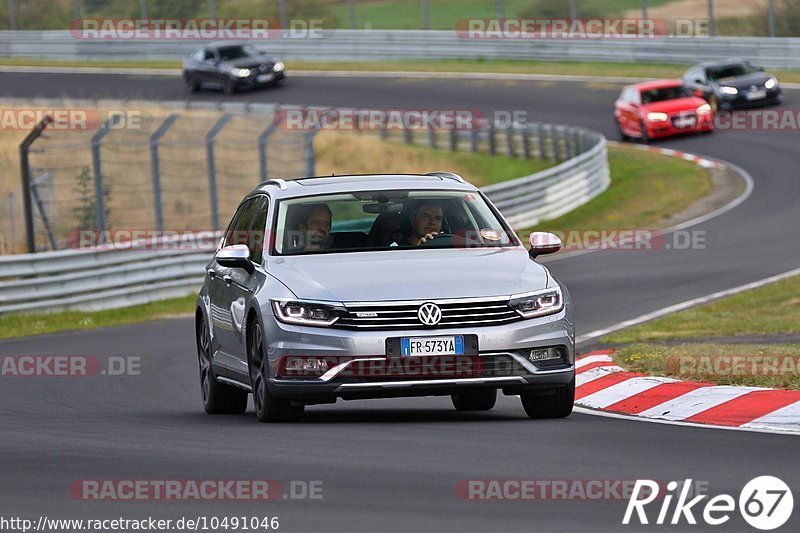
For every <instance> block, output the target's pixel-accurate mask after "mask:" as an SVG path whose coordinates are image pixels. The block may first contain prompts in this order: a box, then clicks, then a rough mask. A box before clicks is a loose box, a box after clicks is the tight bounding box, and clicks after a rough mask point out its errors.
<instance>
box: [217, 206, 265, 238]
mask: <svg viewBox="0 0 800 533" xmlns="http://www.w3.org/2000/svg"><path fill="white" fill-rule="evenodd" d="M257 200H258V199H257V198H249V199H247V200H246V201H245V202H244V203H242V205H240V206H239V209H237V210H236V214H235V215H233V219H231V223H230V225H229V226H228V229H227V230H226V231H225V242H224V244H223V246H231V245H233V244H247V231H248V230H249V229H250V222H251V221H252V220H253V214H254V213H255V205H256V201H257Z"/></svg>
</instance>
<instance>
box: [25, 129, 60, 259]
mask: <svg viewBox="0 0 800 533" xmlns="http://www.w3.org/2000/svg"><path fill="white" fill-rule="evenodd" d="M51 122H53V117H52V116H51V115H45V117H44V118H43V119H42V120H40V121H39V123H38V124H37V125H36V127H35V128H33V129H32V130H31V132H30V133H29V134H28V135H27V136H26V137H25V139H23V140H22V142H21V143H20V145H19V167H20V170H21V174H22V202H23V206H24V208H25V240H26V243H27V248H28V253H34V252H36V236H35V235H34V229H33V197H32V196H31V166H30V161H29V159H28V150H29V149H30V147H31V145H32V144H33V143H34V142H35V141H36V139H38V138H39V137H40V136H41V135H42V133H43V132H44V129H45V128H46V127H47V125H48V124H50V123H51Z"/></svg>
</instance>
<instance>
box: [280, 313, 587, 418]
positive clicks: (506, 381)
mask: <svg viewBox="0 0 800 533" xmlns="http://www.w3.org/2000/svg"><path fill="white" fill-rule="evenodd" d="M265 318H266V317H265ZM265 322H266V323H267V324H266V329H267V332H266V333H267V334H266V337H267V339H270V342H269V344H268V358H269V361H270V366H271V368H272V373H271V375H272V377H271V378H270V380H269V388H270V392H271V393H272V394H273V395H275V396H277V397H279V398H286V399H292V400H296V401H299V402H303V403H325V402H330V401H335V399H336V398H343V399H366V398H391V397H405V396H446V395H451V394H458V393H460V392H463V391H465V390H475V389H500V390H502V391H503V392H504V393H506V394H520V393H522V392H526V391H532V390H535V389H546V388H553V387H555V386H559V385H566V384H568V383H569V382H570V381H572V379H573V378H574V376H575V334H574V326H573V324H572V321H571V319H568V318H567V317H566V314H565V311H562V312H561V313H558V314H555V315H552V316H551V317H542V318H539V319H532V320H520V321H518V322H514V323H511V324H506V325H502V326H489V327H479V328H473V329H471V330H469V331H467V330H463V329H459V328H442V329H433V330H431V329H415V330H392V331H382V332H377V331H358V330H347V329H335V328H310V327H301V326H290V325H287V324H283V323H279V322H277V321H276V320H274V318H273V317H268V318H267V319H266V320H265ZM442 335H477V339H478V350H477V354H473V355H468V356H445V358H444V359H445V360H446V362H445V363H444V364H448V365H450V366H449V367H447V368H445V367H444V366H441V365H440V366H437V363H436V362H431V361H430V359H435V358H414V357H399V356H394V355H388V354H387V353H386V350H387V348H386V339H387V338H389V337H419V336H422V337H424V336H442ZM553 346H558V347H562V348H563V351H564V356H563V358H562V359H556V360H549V361H537V362H533V361H531V360H529V359H528V358H527V354H529V353H530V350H531V349H534V348H544V347H553ZM291 356H305V357H330V358H335V359H334V360H335V361H336V364H335V365H332V366H331V368H329V369H328V370H327V371H326V372H325V373H324V374H322V375H321V376H319V377H310V378H309V377H286V376H284V375H280V376H279V377H275V376H276V375H277V374H279V373H280V371H279V370H278V369H280V368H281V364H282V362H283V361H285V360H286V358H287V357H291ZM440 361H441V360H440ZM426 367H427V371H426ZM375 368H378V369H380V371H379V372H371V370H372V369H375ZM365 370H366V371H365Z"/></svg>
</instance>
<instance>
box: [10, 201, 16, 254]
mask: <svg viewBox="0 0 800 533" xmlns="http://www.w3.org/2000/svg"><path fill="white" fill-rule="evenodd" d="M15 211H16V209H15V203H14V193H13V191H12V192H10V193H8V216H9V217H11V249H12V250H13V249H14V246H15V245H16V243H17V213H16V212H15Z"/></svg>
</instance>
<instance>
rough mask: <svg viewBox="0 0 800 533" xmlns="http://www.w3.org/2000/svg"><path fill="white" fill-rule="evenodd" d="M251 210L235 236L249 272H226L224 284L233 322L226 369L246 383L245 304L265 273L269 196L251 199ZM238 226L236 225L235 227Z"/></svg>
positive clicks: (238, 270)
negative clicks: (243, 227) (242, 247)
mask: <svg viewBox="0 0 800 533" xmlns="http://www.w3.org/2000/svg"><path fill="white" fill-rule="evenodd" d="M254 200H255V202H254V204H253V208H252V210H250V213H251V215H250V223H249V224H248V226H247V231H246V233H245V234H244V235H239V236H238V239H236V240H237V242H235V244H246V245H247V247H248V248H249V249H250V261H251V262H252V263H253V267H254V269H253V271H252V272H248V271H246V270H245V269H243V268H230V269H228V270H229V272H228V274H227V275H228V276H230V283H226V291H227V294H228V297H229V299H230V304H229V308H230V310H231V321H232V323H233V329H232V330H231V332H232V335H231V339H230V346H229V351H228V353H229V354H230V355H231V356H232V358H233V359H232V360H231V368H230V370H231V371H232V372H233V373H234V374H238V375H236V376H234V377H236V378H238V379H239V380H240V381H244V382H245V383H247V380H248V379H249V374H248V372H247V337H246V334H247V328H246V327H245V326H246V324H245V321H246V319H247V317H246V312H247V304H248V302H249V301H250V298H251V297H252V296H253V294H254V293H255V292H256V289H257V288H258V286H259V283H261V282H263V280H264V277H265V272H264V270H263V267H262V263H263V257H262V254H263V249H264V238H265V229H266V224H267V216H268V212H269V197H268V196H266V195H259V196H256V197H255V198H254ZM237 226H238V224H237Z"/></svg>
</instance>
